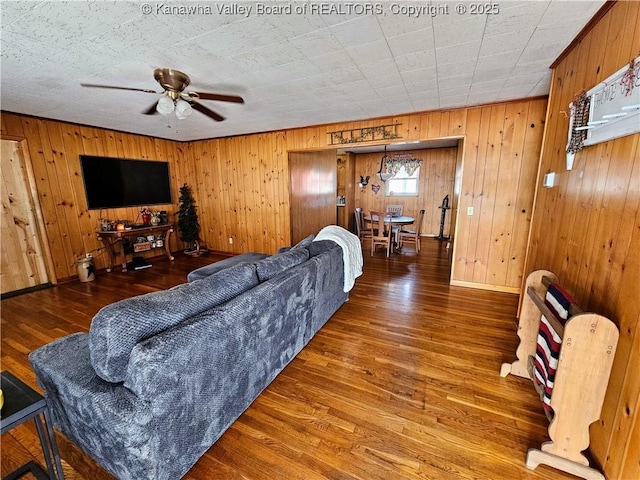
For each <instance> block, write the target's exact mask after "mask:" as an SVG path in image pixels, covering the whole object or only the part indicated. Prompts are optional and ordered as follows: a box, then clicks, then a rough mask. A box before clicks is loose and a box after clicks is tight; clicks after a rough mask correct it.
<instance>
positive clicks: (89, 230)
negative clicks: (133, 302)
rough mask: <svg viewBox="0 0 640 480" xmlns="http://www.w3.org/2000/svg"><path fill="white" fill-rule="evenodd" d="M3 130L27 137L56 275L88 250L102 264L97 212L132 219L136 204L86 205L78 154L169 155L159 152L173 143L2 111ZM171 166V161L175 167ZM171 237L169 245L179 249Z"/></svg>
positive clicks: (68, 273)
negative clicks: (90, 207)
mask: <svg viewBox="0 0 640 480" xmlns="http://www.w3.org/2000/svg"><path fill="white" fill-rule="evenodd" d="M1 117H2V123H1V125H2V135H3V136H11V137H15V138H21V139H25V140H26V143H25V145H26V147H27V148H28V155H29V158H30V161H31V166H32V169H33V173H34V178H35V182H36V188H37V193H38V201H39V204H40V207H41V209H42V216H43V219H44V225H45V231H46V237H47V240H48V243H49V249H50V251H51V256H52V260H53V265H52V267H53V270H54V272H53V273H54V274H55V279H54V281H55V280H56V279H65V278H69V277H73V276H75V275H77V270H76V261H77V259H78V258H79V257H82V256H84V255H85V253H87V252H93V253H94V255H95V264H96V267H97V268H104V267H106V263H107V256H106V255H104V254H102V252H103V248H102V244H101V243H100V242H98V240H97V238H96V233H95V232H96V230H97V229H98V227H99V219H100V216H103V217H104V218H109V219H112V220H116V219H122V220H129V221H135V220H136V218H137V217H138V209H137V208H121V209H103V210H101V211H96V210H88V209H87V202H86V197H85V192H84V184H83V181H82V172H81V170H80V161H79V155H81V154H86V155H106V156H113V157H119V158H139V159H153V160H169V161H170V162H171V161H172V160H174V159H175V157H174V158H173V159H169V158H166V157H165V156H163V153H166V152H167V147H169V148H168V150H169V151H170V153H173V152H174V151H175V149H176V144H175V143H173V142H166V141H163V140H156V139H151V138H148V137H142V136H139V135H131V134H125V133H119V132H111V131H108V130H102V129H97V128H92V127H84V126H79V125H73V124H68V123H63V122H56V121H52V120H41V119H36V118H32V117H23V116H20V115H14V114H7V113H3V114H2V115H1ZM174 167H175V165H173V164H171V165H170V171H171V172H174V170H175V168H174ZM177 180H178V178H177V177H175V176H174V174H173V173H172V195H173V198H174V200H175V201H176V203H177V199H178V185H179V182H178V181H177ZM153 208H154V209H158V210H160V209H163V210H167V212H168V213H169V218H170V220H171V221H175V219H174V218H173V214H174V212H175V210H176V208H175V207H174V205H166V206H164V205H163V206H154V207H153ZM177 245H178V244H177V242H176V241H175V239H173V240H172V249H174V250H176V249H177V248H178V246H177Z"/></svg>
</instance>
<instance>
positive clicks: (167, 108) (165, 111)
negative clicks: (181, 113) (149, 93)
mask: <svg viewBox="0 0 640 480" xmlns="http://www.w3.org/2000/svg"><path fill="white" fill-rule="evenodd" d="M173 109H174V105H173V100H171V99H170V98H169V97H167V96H163V97H162V98H160V100H158V105H156V110H157V111H158V113H161V114H162V115H169V114H170V113H171V112H173Z"/></svg>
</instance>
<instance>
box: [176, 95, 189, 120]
mask: <svg viewBox="0 0 640 480" xmlns="http://www.w3.org/2000/svg"><path fill="white" fill-rule="evenodd" d="M192 112H193V108H191V105H189V102H186V101H184V100H182V99H181V98H179V99H178V101H177V102H176V117H178V118H179V119H180V120H184V119H185V118H187V117H188V116H189V115H191V113H192Z"/></svg>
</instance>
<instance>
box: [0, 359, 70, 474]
mask: <svg viewBox="0 0 640 480" xmlns="http://www.w3.org/2000/svg"><path fill="white" fill-rule="evenodd" d="M0 378H1V382H2V393H3V395H4V405H3V406H2V420H1V422H0V423H1V424H2V433H6V432H8V431H9V430H11V429H12V428H14V427H17V426H18V425H21V424H22V423H24V422H26V421H27V420H30V419H32V418H33V419H34V421H35V422H36V429H37V430H38V437H40V446H41V447H42V452H43V453H44V459H45V462H46V463H47V470H48V472H49V475H48V476H47V474H45V473H44V472H43V471H42V469H41V468H40V465H38V464H37V463H36V462H34V461H31V462H29V463H27V464H26V465H24V466H22V467H20V468H19V469H18V470H16V471H15V472H12V473H10V474H9V475H7V476H6V477H4V478H3V480H13V479H16V478H19V477H21V476H22V475H24V474H26V473H27V472H30V473H31V474H33V475H34V476H35V478H37V479H38V480H49V479H51V480H55V479H57V480H64V473H63V472H62V465H61V463H60V454H59V453H58V446H57V444H56V437H55V435H54V433H53V427H52V426H51V417H50V416H49V407H48V406H47V401H46V400H45V398H44V397H43V396H42V395H40V394H39V393H38V392H36V391H35V390H33V389H32V388H31V387H29V386H28V385H26V384H25V383H23V382H21V381H20V380H19V379H18V378H16V377H14V376H13V375H12V374H11V373H9V372H7V371H5V372H2V374H1V377H0ZM41 414H42V415H43V416H44V426H43V425H42V419H41V418H40V415H41Z"/></svg>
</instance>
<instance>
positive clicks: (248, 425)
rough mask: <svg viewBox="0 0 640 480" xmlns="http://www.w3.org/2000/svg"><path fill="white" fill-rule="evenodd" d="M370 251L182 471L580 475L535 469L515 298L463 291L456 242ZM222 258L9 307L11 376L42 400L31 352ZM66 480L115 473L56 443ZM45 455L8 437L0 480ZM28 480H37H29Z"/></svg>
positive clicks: (100, 279) (162, 263)
mask: <svg viewBox="0 0 640 480" xmlns="http://www.w3.org/2000/svg"><path fill="white" fill-rule="evenodd" d="M368 247H369V246H368V244H365V248H364V259H365V267H364V275H363V276H362V277H360V278H359V279H358V280H357V281H356V286H355V288H354V289H353V290H352V291H351V294H350V299H349V301H348V302H347V303H346V304H345V305H344V306H343V307H342V308H341V309H340V310H339V311H338V312H337V313H336V314H335V315H334V316H333V317H332V318H331V319H330V320H329V321H328V322H327V324H326V325H325V326H324V327H323V328H322V329H321V330H320V331H319V332H318V333H317V334H316V336H315V337H314V338H313V339H312V341H311V342H310V343H309V345H308V346H307V347H306V348H305V349H304V350H303V351H302V352H301V353H300V354H299V355H298V356H297V357H296V358H295V359H294V360H293V361H292V362H291V363H290V364H289V365H288V366H287V367H286V369H285V370H284V371H283V372H282V373H281V374H280V375H279V376H278V377H277V378H276V379H275V380H274V382H273V383H272V384H271V385H270V386H269V387H268V388H267V389H266V390H265V391H264V392H263V394H262V395H260V397H259V398H258V399H257V400H256V401H255V402H254V403H253V404H252V405H251V406H250V408H249V409H248V410H247V411H246V412H245V413H244V414H243V415H242V416H241V417H240V418H239V419H238V420H237V421H236V422H235V423H234V424H233V425H232V426H231V428H230V429H229V430H228V431H227V432H226V433H225V434H224V435H223V436H222V438H220V440H218V442H216V444H215V445H213V447H211V449H209V451H208V452H207V453H206V454H205V455H204V456H203V457H202V458H201V459H200V460H199V461H198V463H197V464H196V465H195V466H194V467H193V468H192V469H191V470H190V471H189V473H188V474H187V475H186V476H185V478H186V479H190V480H203V479H259V480H263V479H265V480H266V479H269V480H270V479H287V480H288V479H304V480H312V479H345V480H346V479H360V480H375V479H385V480H386V479H437V480H440V479H444V480H447V479H491V480H496V479H508V480H511V479H522V480H529V479H548V478H554V479H571V478H575V477H573V476H571V475H568V474H564V473H562V472H558V471H556V470H553V469H551V468H549V467H546V466H540V467H538V468H537V469H536V470H535V471H530V470H527V469H526V468H525V466H524V460H525V455H526V452H527V449H528V448H531V447H536V448H539V447H540V444H541V443H542V442H543V441H546V440H547V439H548V438H547V436H546V429H547V426H548V425H547V420H546V418H545V416H544V414H543V412H542V408H541V406H540V401H539V398H538V397H537V396H536V394H535V392H534V389H533V386H532V385H531V383H530V382H529V381H527V380H524V379H519V378H516V377H512V376H509V377H508V378H505V379H503V378H500V376H499V371H500V365H501V363H502V362H505V361H512V360H514V358H515V355H514V352H515V348H516V346H517V336H516V333H515V326H514V321H515V313H516V308H517V301H518V297H517V296H516V295H512V294H506V293H494V292H487V291H482V290H474V289H467V288H462V287H452V286H449V284H448V277H449V261H448V259H447V250H445V248H444V243H441V242H438V241H437V240H434V239H424V240H423V241H422V247H423V248H422V250H421V252H420V254H416V253H415V251H414V249H413V248H412V247H410V246H407V247H405V249H404V250H403V251H402V253H399V254H394V255H392V256H391V258H389V259H387V258H386V257H385V256H384V253H383V252H382V251H380V252H379V253H377V254H376V256H374V257H371V256H370V254H369V248H368ZM222 258H223V257H222V256H219V255H213V254H211V255H209V256H207V257H202V258H196V259H194V258H190V257H186V256H184V255H182V254H177V255H176V260H175V261H174V262H169V261H168V260H166V259H164V258H161V259H160V258H159V259H156V260H155V261H154V262H153V263H154V265H153V268H150V269H148V270H143V271H139V272H128V273H120V272H112V273H106V272H100V273H99V274H98V275H97V277H96V280H95V281H94V282H90V283H80V282H77V281H75V282H70V283H67V284H63V285H59V286H56V287H54V288H51V289H48V290H43V291H38V292H33V293H29V294H25V295H22V296H19V297H15V298H9V299H6V300H3V301H2V311H1V317H2V358H1V359H2V366H1V368H2V370H10V371H12V372H13V373H14V374H15V375H16V376H17V377H19V378H21V379H22V380H23V381H25V382H26V383H28V384H29V385H31V386H32V387H34V388H36V389H37V390H40V389H39V387H37V385H36V382H35V377H34V374H33V371H32V370H31V367H30V365H29V362H28V357H27V356H28V354H29V352H30V351H32V350H33V349H35V348H37V347H39V346H41V345H44V344H46V343H48V342H50V341H52V340H54V339H56V338H59V337H61V336H64V335H67V334H70V333H73V332H77V331H87V330H88V329H89V326H90V323H91V318H92V317H93V315H94V314H95V313H96V312H97V311H98V310H99V309H100V308H101V307H102V306H104V305H106V304H109V303H111V302H114V301H116V300H119V299H122V298H126V297H129V296H133V295H138V294H142V293H146V292H150V291H155V290H158V289H165V288H168V287H171V286H173V285H176V284H178V283H181V282H184V280H185V278H186V274H187V273H188V272H189V271H191V270H192V269H194V268H196V267H198V266H201V265H204V264H208V263H211V262H213V261H216V260H219V259H222ZM58 438H59V446H60V449H61V451H62V457H63V464H64V469H65V474H66V477H67V478H68V479H71V480H75V479H91V480H95V479H102V478H105V479H106V478H110V476H109V475H107V474H106V473H105V472H104V471H103V470H102V469H101V468H100V467H99V466H98V465H96V464H95V462H93V461H92V460H91V459H90V458H89V457H88V456H87V455H85V454H84V453H82V452H81V451H80V450H79V449H77V448H76V447H74V446H73V445H72V444H71V443H70V442H68V441H65V440H64V438H63V437H62V436H61V435H58ZM32 458H33V459H35V460H36V461H38V462H39V463H40V464H42V465H44V459H43V457H42V454H41V452H40V448H39V443H38V437H37V435H36V431H35V427H34V426H33V425H32V424H31V423H30V424H28V425H24V426H21V427H18V428H16V429H14V430H13V431H11V432H10V433H7V434H5V435H3V436H2V475H3V476H4V475H6V474H7V473H9V472H10V471H12V470H13V469H14V468H15V467H16V466H18V465H21V464H23V463H26V461H28V460H29V459H32ZM24 478H29V477H28V476H27V477H24Z"/></svg>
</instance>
